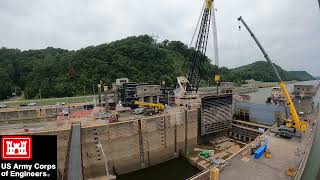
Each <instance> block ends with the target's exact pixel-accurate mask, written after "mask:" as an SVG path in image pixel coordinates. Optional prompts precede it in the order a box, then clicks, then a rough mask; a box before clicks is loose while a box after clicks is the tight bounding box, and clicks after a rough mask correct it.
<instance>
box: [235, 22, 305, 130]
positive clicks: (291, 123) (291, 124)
mask: <svg viewBox="0 0 320 180" xmlns="http://www.w3.org/2000/svg"><path fill="white" fill-rule="evenodd" d="M238 21H240V22H242V24H243V25H244V26H245V28H246V29H247V30H248V32H249V33H250V35H251V36H252V38H253V39H254V41H255V42H256V44H257V45H258V47H259V49H260V50H261V52H262V54H263V55H264V57H265V59H266V60H267V62H268V63H269V64H270V65H271V67H272V69H273V72H274V73H275V76H276V78H277V80H278V84H279V86H280V88H281V90H282V92H283V94H284V96H285V99H286V102H287V105H288V107H289V109H290V113H291V117H292V119H287V120H286V127H287V128H294V129H298V130H299V131H301V132H305V130H306V129H307V127H308V124H307V123H306V122H303V121H301V120H300V119H299V116H298V114H297V111H296V108H295V107H294V104H293V102H292V99H291V97H290V94H289V91H288V89H287V87H286V84H285V82H284V81H282V79H281V77H280V75H279V73H278V71H277V69H276V68H275V66H274V64H273V63H272V61H271V59H270V57H269V55H268V54H267V52H266V51H265V50H264V48H263V47H262V45H261V44H260V42H259V40H258V39H257V37H256V36H255V35H254V34H253V32H252V31H251V29H250V28H249V26H248V25H247V23H246V22H245V21H244V20H243V18H242V17H241V16H240V17H239V18H238Z"/></svg>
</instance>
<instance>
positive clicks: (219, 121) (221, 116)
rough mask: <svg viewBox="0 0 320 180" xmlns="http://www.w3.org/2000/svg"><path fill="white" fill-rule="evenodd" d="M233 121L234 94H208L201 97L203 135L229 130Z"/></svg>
mask: <svg viewBox="0 0 320 180" xmlns="http://www.w3.org/2000/svg"><path fill="white" fill-rule="evenodd" d="M231 122H232V95H231V94H226V95H219V96H207V97H204V98H202V99H201V122H200V126H201V135H207V134H211V133H214V132H218V131H222V130H227V129H229V128H231Z"/></svg>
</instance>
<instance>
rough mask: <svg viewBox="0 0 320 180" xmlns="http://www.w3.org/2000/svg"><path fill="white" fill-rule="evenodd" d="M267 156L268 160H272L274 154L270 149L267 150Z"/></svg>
mask: <svg viewBox="0 0 320 180" xmlns="http://www.w3.org/2000/svg"><path fill="white" fill-rule="evenodd" d="M265 156H266V158H272V154H271V151H270V149H267V150H266V152H265Z"/></svg>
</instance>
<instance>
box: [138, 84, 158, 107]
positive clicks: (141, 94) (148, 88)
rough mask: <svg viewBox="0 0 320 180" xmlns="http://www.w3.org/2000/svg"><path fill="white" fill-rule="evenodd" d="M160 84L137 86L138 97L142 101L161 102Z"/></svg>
mask: <svg viewBox="0 0 320 180" xmlns="http://www.w3.org/2000/svg"><path fill="white" fill-rule="evenodd" d="M160 95H161V91H160V85H140V86H137V87H136V97H137V98H138V99H139V101H141V102H148V103H159V99H160Z"/></svg>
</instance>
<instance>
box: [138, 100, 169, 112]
mask: <svg viewBox="0 0 320 180" xmlns="http://www.w3.org/2000/svg"><path fill="white" fill-rule="evenodd" d="M134 104H135V105H138V106H139V107H147V108H150V109H152V110H155V111H163V110H164V105H163V104H161V103H146V102H141V101H134Z"/></svg>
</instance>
